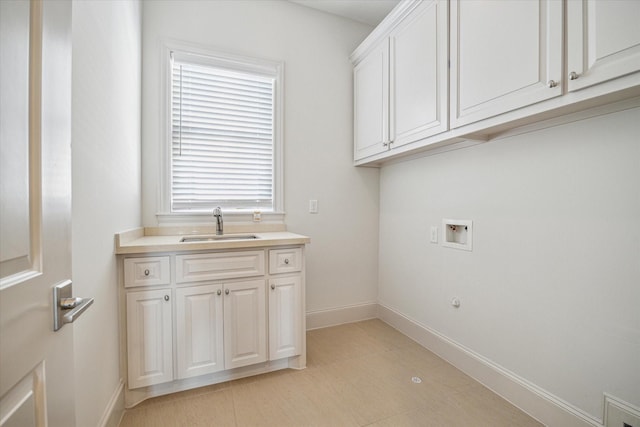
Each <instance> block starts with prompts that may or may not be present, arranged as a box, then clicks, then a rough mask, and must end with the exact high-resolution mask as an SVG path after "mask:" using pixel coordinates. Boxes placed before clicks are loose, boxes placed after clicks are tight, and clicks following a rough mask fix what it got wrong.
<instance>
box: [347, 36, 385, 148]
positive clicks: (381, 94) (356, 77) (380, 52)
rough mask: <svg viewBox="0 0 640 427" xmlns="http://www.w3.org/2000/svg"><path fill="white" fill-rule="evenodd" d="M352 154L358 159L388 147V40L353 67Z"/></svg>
mask: <svg viewBox="0 0 640 427" xmlns="http://www.w3.org/2000/svg"><path fill="white" fill-rule="evenodd" d="M353 86H354V106H353V109H354V111H353V115H354V123H355V126H354V157H355V158H356V159H362V158H365V157H368V156H371V155H374V154H378V153H381V152H383V151H386V150H387V149H388V146H389V41H388V40H385V41H384V42H383V43H381V44H380V45H379V46H377V47H376V48H375V50H373V51H372V52H371V53H370V54H369V55H368V56H367V57H366V58H364V59H363V60H362V61H361V62H360V63H358V64H357V65H356V66H355V68H354V70H353Z"/></svg>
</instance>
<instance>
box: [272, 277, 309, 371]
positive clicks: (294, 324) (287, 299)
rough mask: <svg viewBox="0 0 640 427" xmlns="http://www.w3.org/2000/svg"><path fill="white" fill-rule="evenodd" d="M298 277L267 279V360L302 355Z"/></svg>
mask: <svg viewBox="0 0 640 427" xmlns="http://www.w3.org/2000/svg"><path fill="white" fill-rule="evenodd" d="M301 305H302V278H301V277H300V275H295V276H289V277H282V278H277V279H271V280H269V359H270V360H277V359H282V358H283V357H290V356H295V355H296V354H300V353H301V352H302V334H303V331H302V330H300V328H301V327H302V319H301V318H300V316H302V315H303V313H302V311H301V310H298V309H297V307H300V306H301Z"/></svg>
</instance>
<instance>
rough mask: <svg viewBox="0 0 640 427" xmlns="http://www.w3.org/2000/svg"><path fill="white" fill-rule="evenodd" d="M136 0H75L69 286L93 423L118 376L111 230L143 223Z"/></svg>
mask: <svg viewBox="0 0 640 427" xmlns="http://www.w3.org/2000/svg"><path fill="white" fill-rule="evenodd" d="M140 14H141V8H140V4H139V3H138V2H137V1H118V2H114V1H109V2H90V1H74V2H73V16H72V18H73V88H72V90H73V98H72V102H73V103H72V114H73V117H72V120H73V122H72V173H73V216H72V221H73V222H72V243H73V252H72V254H73V255H72V260H73V287H74V293H75V294H76V295H78V296H83V297H93V298H95V302H94V304H93V306H92V307H91V308H90V309H89V310H88V311H87V312H86V313H85V314H83V316H82V318H80V320H78V321H77V322H76V323H75V324H74V332H75V346H74V353H75V362H76V363H75V368H76V370H75V376H76V384H75V390H76V424H77V425H78V426H96V425H98V424H99V422H100V421H101V418H102V417H103V414H104V413H105V411H106V410H108V408H107V406H108V404H109V401H110V399H111V398H112V396H113V395H114V392H116V390H117V389H118V387H119V384H120V368H119V348H118V346H119V341H118V306H117V285H118V280H117V273H116V258H115V256H114V253H113V250H114V243H113V242H114V240H113V239H114V234H115V233H116V232H119V231H123V230H126V229H130V228H133V227H138V226H140V220H141V202H140V200H141V183H140V181H141V178H140V176H141V170H140V91H141V86H140V85H141V82H140V62H141V58H140V55H141V54H140V48H141V15H140Z"/></svg>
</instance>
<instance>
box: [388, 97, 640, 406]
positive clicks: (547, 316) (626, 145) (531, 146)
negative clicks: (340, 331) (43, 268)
mask: <svg viewBox="0 0 640 427" xmlns="http://www.w3.org/2000/svg"><path fill="white" fill-rule="evenodd" d="M638 135H640V109H637V108H636V109H632V110H628V111H624V112H619V113H614V114H609V115H605V116H601V117H597V118H592V119H589V120H583V121H579V122H575V123H570V124H565V125H562V126H557V127H554V128H548V129H544V130H539V131H536V132H532V133H528V134H523V135H519V136H512V137H507V138H503V139H499V140H494V141H492V142H489V143H486V144H483V145H478V146H475V147H472V148H467V149H464V150H459V151H453V152H448V153H444V154H439V155H435V156H431V157H425V158H422V159H416V160H413V161H409V162H404V163H398V164H395V165H390V166H388V167H384V168H383V169H382V171H381V175H380V189H381V195H380V258H379V263H380V266H379V281H380V284H379V287H380V288H379V292H380V293H379V301H380V303H381V304H383V305H385V306H387V307H389V308H392V309H394V310H396V311H398V312H400V313H402V314H404V315H405V316H406V317H409V318H410V319H412V320H414V321H416V322H418V323H420V324H422V325H423V326H427V327H429V328H431V329H433V330H435V331H437V332H440V333H441V334H443V335H445V336H446V337H448V338H449V339H451V340H453V341H455V342H457V343H459V344H461V345H463V346H465V347H466V348H468V349H470V350H471V351H473V352H475V353H477V354H479V355H481V356H483V357H485V358H487V359H489V360H491V361H493V362H495V363H496V364H498V365H500V366H502V367H503V368H505V369H507V370H509V371H511V372H513V373H515V374H516V375H518V376H520V377H522V378H524V379H525V380H527V381H529V382H530V383H533V384H535V385H537V386H539V387H541V388H543V389H545V390H546V391H548V392H550V393H552V394H553V395H555V396H557V397H559V398H560V399H563V400H565V401H566V402H568V403H569V404H571V405H574V406H575V407H577V408H579V409H580V410H582V411H584V412H586V413H588V414H590V415H591V416H592V417H594V418H596V419H601V418H602V411H603V409H602V400H603V392H607V393H611V394H612V395H614V396H617V397H619V398H621V399H623V400H626V401H628V402H630V403H632V404H635V405H640V369H638V361H640V309H639V304H640V286H639V283H640V189H639V184H640V144H639V143H638ZM443 218H454V219H470V220H473V229H474V234H473V251H472V252H466V251H461V250H456V249H449V248H444V247H442V246H441V245H440V244H438V245H435V244H431V243H429V242H428V236H429V233H428V230H429V228H430V226H432V225H437V226H438V227H439V228H440V232H441V233H442V228H441V221H442V219H443ZM441 236H442V234H441V235H440V237H441ZM454 296H456V297H458V298H460V300H461V306H460V308H459V309H454V308H453V307H452V306H451V305H450V304H449V301H450V299H451V298H452V297H454Z"/></svg>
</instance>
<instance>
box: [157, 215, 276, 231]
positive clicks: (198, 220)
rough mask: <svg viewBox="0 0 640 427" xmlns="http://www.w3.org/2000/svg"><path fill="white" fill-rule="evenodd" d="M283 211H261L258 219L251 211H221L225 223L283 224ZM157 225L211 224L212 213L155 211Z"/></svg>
mask: <svg viewBox="0 0 640 427" xmlns="http://www.w3.org/2000/svg"><path fill="white" fill-rule="evenodd" d="M284 216H285V213H284V212H261V213H260V217H261V219H260V221H254V220H253V212H223V219H224V222H225V224H237V225H245V224H261V223H267V224H284ZM156 218H157V220H158V226H160V227H162V226H176V225H211V224H213V222H214V220H213V214H212V213H211V212H191V213H174V212H170V213H157V214H156Z"/></svg>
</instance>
